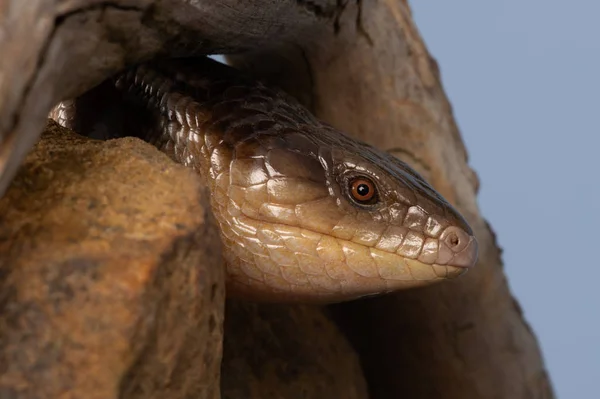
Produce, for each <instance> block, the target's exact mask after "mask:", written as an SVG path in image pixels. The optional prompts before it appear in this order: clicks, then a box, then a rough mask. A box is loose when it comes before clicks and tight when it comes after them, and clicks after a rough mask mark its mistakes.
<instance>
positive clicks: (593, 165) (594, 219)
mask: <svg viewBox="0 0 600 399" xmlns="http://www.w3.org/2000/svg"><path fill="white" fill-rule="evenodd" d="M410 3H411V7H412V10H413V13H414V17H415V20H416V23H417V26H418V27H419V29H420V31H421V34H422V35H423V37H424V38H425V41H426V43H427V45H428V47H429V50H430V51H431V53H432V54H433V56H434V57H435V58H436V59H437V60H438V62H439V64H440V68H441V72H442V79H443V83H444V87H445V89H446V92H447V93H448V96H449V97H450V100H451V102H452V104H453V106H454V112H455V116H456V118H457V120H458V124H459V127H460V128H461V131H462V135H463V139H464V140H465V143H466V145H467V148H468V150H469V155H470V163H471V165H472V166H473V167H474V169H475V170H476V171H477V173H478V174H479V177H480V180H481V183H482V185H481V191H480V195H479V204H480V207H481V209H482V212H483V214H484V216H485V217H486V218H487V219H488V220H489V221H490V222H491V224H492V226H493V228H494V230H495V231H496V233H497V234H498V241H499V244H500V246H501V247H503V248H504V256H503V258H504V263H505V265H506V271H507V273H508V278H509V283H510V286H511V288H512V290H513V292H514V294H515V295H516V297H517V298H518V300H519V301H520V303H521V305H522V306H523V308H524V310H525V316H526V318H527V320H528V321H529V322H530V323H531V325H532V326H533V328H534V330H535V332H536V334H537V336H538V339H539V340H540V342H541V345H542V349H543V352H544V357H545V359H546V364H547V366H548V369H549V371H550V376H551V378H552V380H553V384H554V387H555V389H556V393H557V396H558V397H559V398H561V399H598V398H600V385H599V384H600V284H599V280H600V251H599V250H600V177H599V174H600V161H599V158H600V128H599V121H600V97H599V96H600V1H598V0H573V1H569V2H567V1H564V0H561V1H559V0H528V1H523V0H503V1H473V0H471V1H466V0H454V1H447V0H437V1H435V0H411V1H410Z"/></svg>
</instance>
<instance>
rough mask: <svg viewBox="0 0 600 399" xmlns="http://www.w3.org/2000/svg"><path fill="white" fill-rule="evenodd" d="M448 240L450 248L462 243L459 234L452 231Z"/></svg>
mask: <svg viewBox="0 0 600 399" xmlns="http://www.w3.org/2000/svg"><path fill="white" fill-rule="evenodd" d="M446 242H447V243H448V245H449V246H450V248H454V247H456V246H458V245H459V244H460V238H458V235H457V234H456V233H454V232H452V233H450V234H449V235H448V238H447V239H446Z"/></svg>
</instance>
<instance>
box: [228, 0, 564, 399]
mask: <svg viewBox="0 0 600 399" xmlns="http://www.w3.org/2000/svg"><path fill="white" fill-rule="evenodd" d="M316 34H317V35H318V37H319V40H316V41H312V42H308V41H307V42H304V43H302V44H299V45H294V46H286V47H283V48H280V49H278V50H266V51H260V52H253V53H250V54H246V55H242V56H235V57H230V59H231V62H232V63H233V64H235V65H238V66H239V67H242V68H246V69H250V70H252V71H253V72H254V73H256V74H257V75H262V76H264V77H265V78H266V79H269V80H270V81H271V82H273V83H275V84H278V85H280V86H282V87H284V88H286V89H287V90H288V91H289V92H291V93H292V94H294V95H295V96H296V97H297V98H299V99H302V100H303V101H304V102H305V103H306V104H307V105H308V106H310V107H312V109H313V110H314V111H315V113H316V114H317V115H318V116H319V117H320V118H322V119H323V120H325V121H327V122H329V123H331V124H333V125H334V126H336V127H338V128H340V129H342V130H344V131H346V132H349V133H352V134H353V135H354V136H355V137H359V138H361V139H363V140H365V141H367V142H369V143H371V144H373V145H375V146H378V147H379V148H382V149H385V150H388V151H391V152H393V153H395V154H396V155H397V156H399V157H400V158H403V159H404V160H405V161H407V162H409V163H410V164H412V165H413V166H414V167H415V168H416V169H417V170H418V171H419V172H420V173H422V174H423V175H424V176H426V177H427V179H428V180H429V181H430V182H431V183H432V184H433V185H434V186H435V187H436V188H437V189H438V190H439V191H440V192H441V193H442V194H443V195H444V196H445V197H446V198H447V199H449V200H450V201H451V202H452V203H453V204H455V205H456V206H457V207H458V208H459V209H460V211H461V212H462V213H463V215H465V216H466V217H467V219H468V220H469V222H470V223H471V226H473V228H474V230H475V232H476V235H477V238H478V240H479V244H480V260H479V263H478V265H477V266H476V267H475V268H474V269H473V270H472V271H470V272H469V273H468V274H467V275H466V276H464V277H461V278H459V279H457V280H456V281H453V282H449V283H443V284H440V285H437V286H431V287H428V288H423V289H416V290H409V291H405V292H401V293H398V294H395V295H389V296H385V297H381V298H376V299H369V300H363V301H356V302H353V303H347V304H342V305H338V306H335V307H334V308H333V311H334V313H335V315H336V318H337V320H338V321H339V323H340V325H341V326H342V327H343V329H344V331H345V332H346V333H347V334H348V335H349V336H350V337H351V340H352V341H353V343H354V345H355V347H356V348H357V349H358V351H359V355H360V356H361V357H362V361H363V369H364V370H365V373H366V376H367V380H368V382H369V386H370V391H371V395H372V398H374V399H384V398H386V399H387V398H399V397H405V398H411V399H413V398H414V399H417V398H470V399H471V398H473V399H475V398H482V399H483V398H499V399H500V398H503V399H504V398H505V399H509V398H510V399H528V398H551V397H553V393H552V389H551V386H550V383H549V380H548V376H547V374H546V370H545V368H544V365H543V361H542V358H541V354H540V351H539V347H538V344H537V342H536V339H535V336H534V335H533V333H532V331H531V329H530V328H529V326H528V324H527V322H526V321H525V320H524V318H523V315H522V313H521V311H520V308H519V306H518V304H517V302H516V301H515V300H514V299H513V297H512V296H511V293H510V291H509V289H508V286H507V283H506V278H505V275H504V273H503V270H502V260H501V258H500V250H499V249H498V246H497V244H496V242H495V237H494V234H493V231H492V230H491V228H490V226H489V225H488V224H487V223H486V221H485V220H484V219H483V217H482V216H481V215H480V212H479V209H478V207H477V202H476V194H477V187H478V181H477V177H476V175H475V173H474V172H473V171H472V170H471V169H470V168H469V166H468V163H467V154H466V150H465V147H464V145H463V143H462V139H461V137H460V133H459V131H458V128H457V126H456V123H455V120H454V118H453V115H452V109H451V106H450V104H449V102H448V100H447V97H446V95H445V94H444V91H443V88H442V84H441V79H440V74H439V70H438V66H437V64H436V62H435V60H433V59H432V58H431V56H430V55H429V53H428V51H427V49H426V48H425V45H424V43H423V41H422V39H421V37H420V36H419V34H418V31H417V28H416V27H415V26H414V23H413V21H412V17H411V14H410V9H409V7H408V5H407V3H406V2H405V1H397V0H385V1H375V0H362V1H358V2H349V3H348V4H347V5H346V7H345V8H344V11H343V13H342V14H341V15H340V17H339V18H338V19H337V20H334V21H330V23H329V25H326V26H322V27H321V31H320V32H317V33H316ZM298 82H303V84H298Z"/></svg>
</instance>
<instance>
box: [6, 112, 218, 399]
mask: <svg viewBox="0 0 600 399" xmlns="http://www.w3.org/2000/svg"><path fill="white" fill-rule="evenodd" d="M207 198H208V196H207V194H206V193H205V192H204V190H203V189H202V186H201V183H200V181H199V179H198V177H197V176H196V175H195V174H194V172H193V171H191V170H189V169H187V168H184V167H183V166H180V165H177V164H175V163H173V162H172V161H171V160H170V159H168V158H167V156H165V155H163V154H161V153H160V152H158V151H157V150H156V149H154V148H153V147H152V146H150V145H148V144H146V143H143V142H142V141H140V140H137V139H131V138H127V139H119V140H112V141H107V142H101V141H95V140H90V139H86V138H83V137H80V136H77V135H75V134H74V133H72V132H70V131H68V130H65V129H63V128H61V127H59V126H58V125H57V124H56V123H54V122H50V123H49V124H48V125H47V128H46V131H45V133H44V134H43V136H42V138H41V140H40V142H39V143H38V144H37V145H36V147H35V149H34V150H33V152H32V153H31V154H30V155H29V156H28V157H27V159H26V161H25V163H24V164H23V165H22V167H21V169H20V172H19V174H18V176H17V178H16V179H15V180H14V181H13V182H12V185H11V187H10V188H9V190H8V192H7V193H6V195H5V196H4V197H3V198H2V199H1V200H0V397H2V398H58V397H60V398H65V399H66V398H87V399H94V398H103V399H106V398H117V397H118V398H138V397H139V398H142V397H143V398H164V399H169V398H183V397H194V398H217V397H218V395H219V394H218V388H219V384H218V378H219V365H220V359H221V342H222V320H223V302H224V285H223V268H222V267H214V266H215V265H219V266H220V263H221V255H220V241H219V238H218V234H217V231H216V229H215V228H214V227H213V226H214V224H213V223H212V222H211V221H210V219H211V214H210V212H209V206H208V201H207Z"/></svg>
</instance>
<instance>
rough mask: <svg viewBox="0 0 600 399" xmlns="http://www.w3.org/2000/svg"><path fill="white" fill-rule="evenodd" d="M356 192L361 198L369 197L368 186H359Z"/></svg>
mask: <svg viewBox="0 0 600 399" xmlns="http://www.w3.org/2000/svg"><path fill="white" fill-rule="evenodd" d="M356 192H357V193H358V195H360V196H361V197H366V196H367V195H369V186H367V185H366V184H359V185H358V187H357V188H356Z"/></svg>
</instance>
